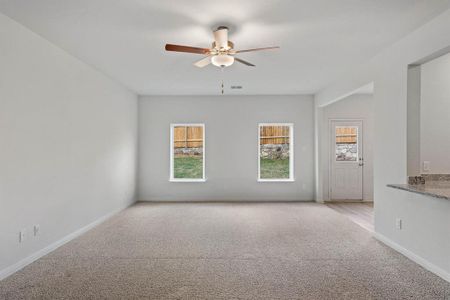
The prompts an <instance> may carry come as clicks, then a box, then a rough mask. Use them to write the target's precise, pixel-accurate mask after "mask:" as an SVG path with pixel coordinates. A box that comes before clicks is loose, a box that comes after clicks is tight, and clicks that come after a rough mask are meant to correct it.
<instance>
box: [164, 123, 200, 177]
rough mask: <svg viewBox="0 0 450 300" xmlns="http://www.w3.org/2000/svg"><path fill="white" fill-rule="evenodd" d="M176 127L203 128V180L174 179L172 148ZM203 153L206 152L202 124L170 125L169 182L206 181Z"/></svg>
mask: <svg viewBox="0 0 450 300" xmlns="http://www.w3.org/2000/svg"><path fill="white" fill-rule="evenodd" d="M178 126H182V127H185V126H190V127H202V128H203V137H202V138H203V160H202V162H203V172H202V173H203V178H174V172H173V171H174V170H173V167H174V161H173V160H174V151H173V146H174V140H173V139H174V134H173V132H174V128H175V127H178ZM205 152H206V140H205V124H204V123H172V124H170V177H169V181H170V182H205V181H206V174H205V165H206V159H205V158H206V156H205Z"/></svg>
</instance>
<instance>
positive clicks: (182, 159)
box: [173, 156, 203, 179]
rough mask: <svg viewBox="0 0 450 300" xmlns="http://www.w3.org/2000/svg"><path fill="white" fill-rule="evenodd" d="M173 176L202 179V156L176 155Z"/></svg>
mask: <svg viewBox="0 0 450 300" xmlns="http://www.w3.org/2000/svg"><path fill="white" fill-rule="evenodd" d="M173 166H174V178H185V179H202V178H203V157H202V156H178V157H177V156H176V157H175V158H174V164H173Z"/></svg>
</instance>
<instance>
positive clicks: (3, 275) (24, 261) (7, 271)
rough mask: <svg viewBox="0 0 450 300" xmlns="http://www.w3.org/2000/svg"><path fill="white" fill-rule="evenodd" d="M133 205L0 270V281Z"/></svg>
mask: <svg viewBox="0 0 450 300" xmlns="http://www.w3.org/2000/svg"><path fill="white" fill-rule="evenodd" d="M133 204H134V203H132V204H130V205H127V206H126V207H123V208H120V209H116V210H114V211H112V212H110V213H108V214H106V215H104V216H102V217H100V218H99V219H97V220H95V221H94V222H92V223H90V224H88V225H86V226H84V227H82V228H80V229H78V230H76V231H74V232H72V233H70V234H68V235H66V236H65V237H63V238H62V239H60V240H57V241H56V242H54V243H52V244H50V245H48V246H47V247H45V248H43V249H41V250H39V251H37V252H35V253H33V254H31V255H30V256H28V257H25V258H24V259H22V260H20V261H18V262H17V263H15V264H13V265H11V266H9V267H6V268H5V269H3V270H0V280H3V279H5V278H6V277H8V276H10V275H12V274H14V273H16V272H17V271H19V270H20V269H22V268H24V267H26V266H27V265H29V264H31V263H32V262H34V261H36V260H38V259H39V258H41V257H43V256H44V255H47V254H48V253H50V252H52V251H53V250H55V249H57V248H58V247H61V246H62V245H64V244H65V243H67V242H69V241H71V240H73V239H74V238H76V237H78V236H80V235H82V234H83V233H85V232H86V231H88V230H90V229H92V228H93V227H95V226H97V225H99V224H100V223H103V222H104V221H106V220H107V219H109V218H111V217H112V216H114V215H115V214H117V213H119V212H120V211H122V210H124V209H126V208H127V207H129V206H131V205H133Z"/></svg>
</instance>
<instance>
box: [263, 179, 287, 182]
mask: <svg viewBox="0 0 450 300" xmlns="http://www.w3.org/2000/svg"><path fill="white" fill-rule="evenodd" d="M258 182H295V179H258Z"/></svg>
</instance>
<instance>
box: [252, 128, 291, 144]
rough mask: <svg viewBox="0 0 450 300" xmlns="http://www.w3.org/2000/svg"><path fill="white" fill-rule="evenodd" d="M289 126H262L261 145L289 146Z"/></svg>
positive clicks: (260, 131)
mask: <svg viewBox="0 0 450 300" xmlns="http://www.w3.org/2000/svg"><path fill="white" fill-rule="evenodd" d="M289 129H290V127H289V126H270V125H269V126H265V125H263V126H261V127H259V143H260V144H261V145H265V144H289V142H290V139H289Z"/></svg>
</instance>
